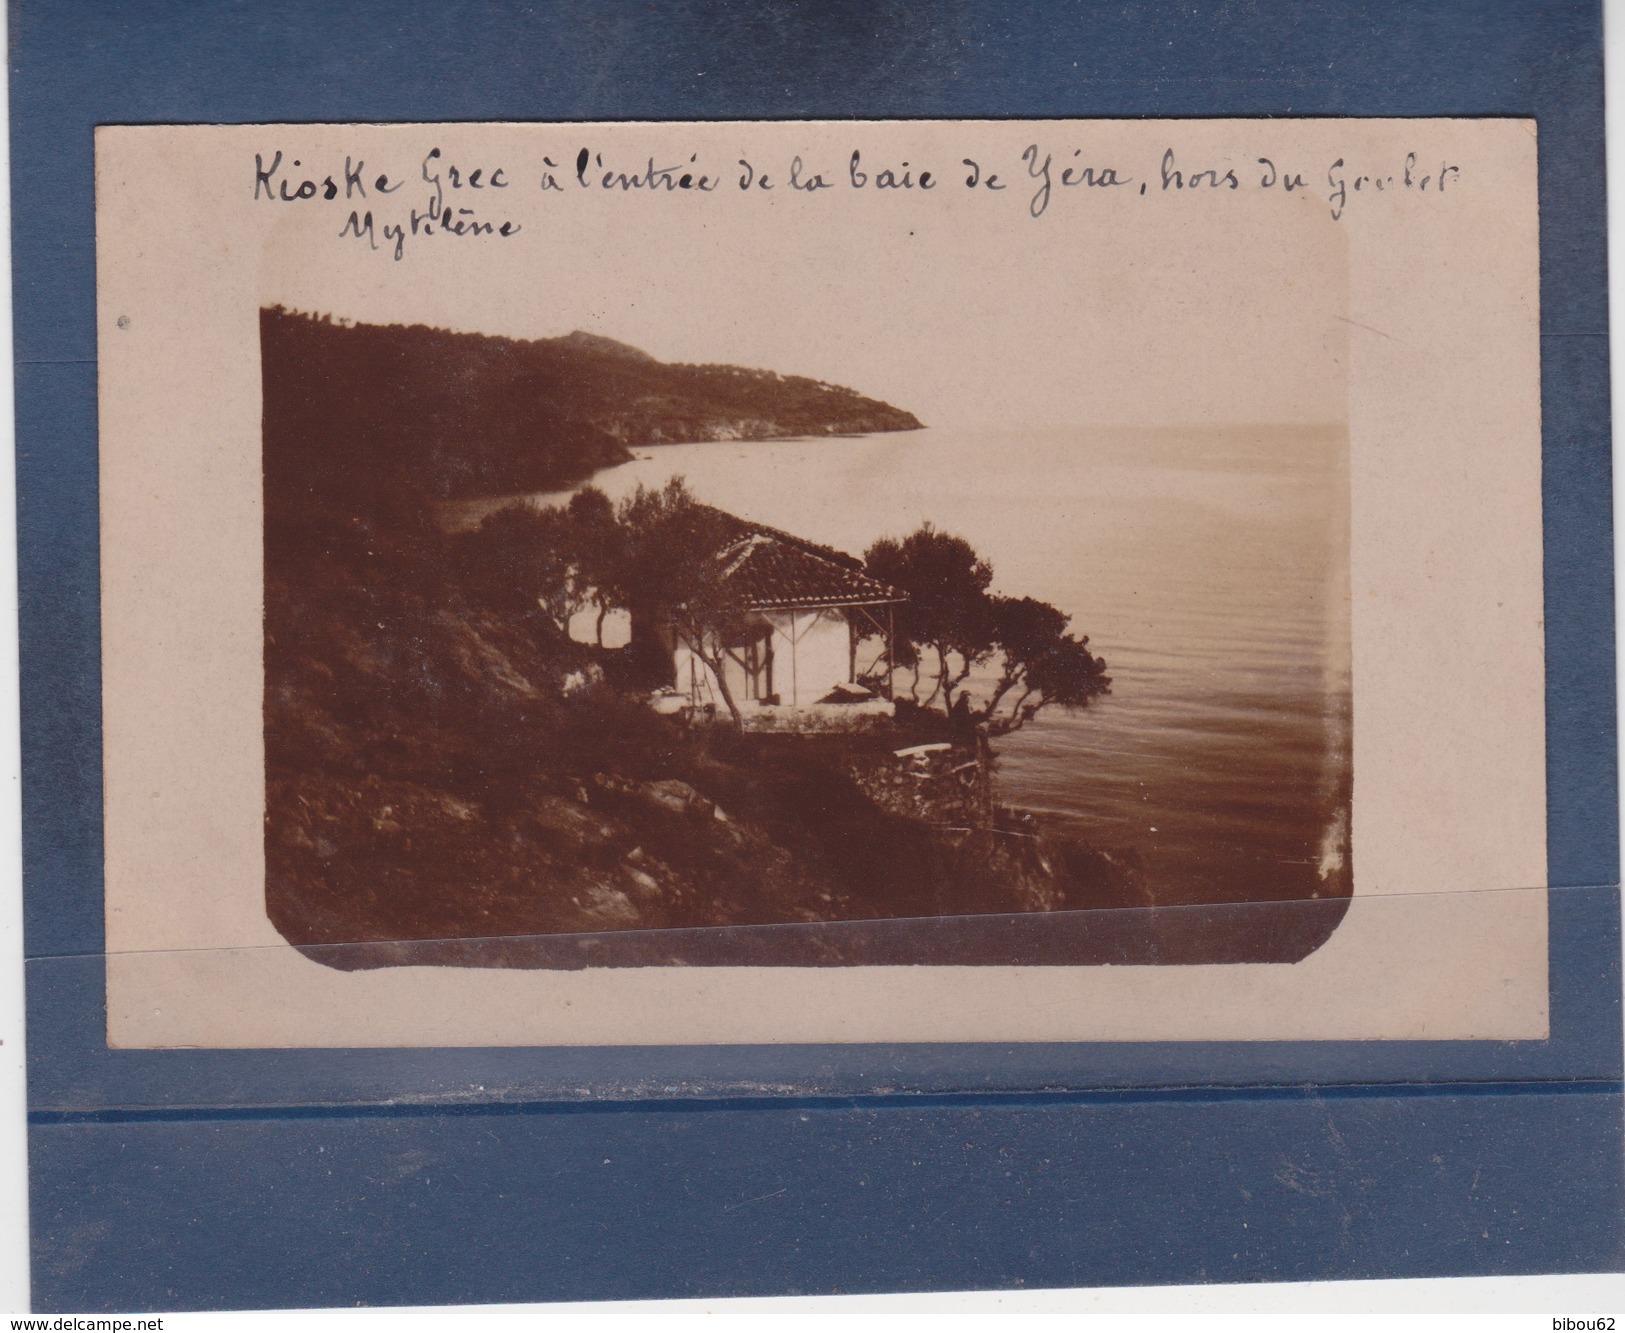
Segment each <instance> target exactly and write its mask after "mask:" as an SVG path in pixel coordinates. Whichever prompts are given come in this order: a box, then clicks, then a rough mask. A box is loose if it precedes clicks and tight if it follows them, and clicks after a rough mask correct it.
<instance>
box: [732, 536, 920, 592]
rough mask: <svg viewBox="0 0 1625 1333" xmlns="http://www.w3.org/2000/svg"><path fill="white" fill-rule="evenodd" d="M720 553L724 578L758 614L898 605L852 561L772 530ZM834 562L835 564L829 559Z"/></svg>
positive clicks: (743, 540)
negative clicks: (788, 609) (786, 609)
mask: <svg viewBox="0 0 1625 1333" xmlns="http://www.w3.org/2000/svg"><path fill="white" fill-rule="evenodd" d="M735 521H736V522H739V523H740V524H741V525H742V526H745V527H748V528H754V530H753V531H750V532H748V533H747V534H746V535H744V536H742V537H740V538H739V540H737V541H734V542H732V543H730V544H729V545H728V546H726V547H724V548H723V549H722V550H721V551H720V552H719V553H718V559H720V560H721V561H722V562H723V578H724V579H725V580H726V582H727V586H728V588H729V590H730V592H733V593H734V594H735V595H737V596H738V598H739V600H740V602H741V604H742V605H744V606H746V607H750V608H752V609H757V610H766V609H768V608H774V607H778V608H783V607H796V606H853V605H862V604H871V605H872V604H874V603H879V602H900V601H903V600H904V597H903V594H902V593H900V592H898V591H897V590H896V589H895V588H892V587H888V586H887V585H886V584H884V583H882V582H880V581H879V580H878V579H872V578H870V577H869V576H868V575H867V574H865V573H863V570H862V562H861V561H859V560H856V559H854V558H853V557H852V556H849V555H843V554H842V553H841V552H839V551H832V550H830V549H829V548H828V547H817V546H814V545H813V544H812V543H810V542H803V541H801V540H800V539H799V538H796V537H792V536H790V534H789V533H781V532H778V531H777V530H776V529H772V528H756V527H755V525H751V524H744V521H743V520H735ZM832 557H834V558H832Z"/></svg>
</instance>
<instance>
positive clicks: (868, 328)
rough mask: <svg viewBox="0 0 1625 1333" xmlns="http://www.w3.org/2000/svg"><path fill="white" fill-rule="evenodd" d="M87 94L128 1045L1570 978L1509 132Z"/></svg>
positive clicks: (1515, 1002)
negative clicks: (308, 118)
mask: <svg viewBox="0 0 1625 1333" xmlns="http://www.w3.org/2000/svg"><path fill="white" fill-rule="evenodd" d="M98 153H99V163H100V165H99V168H98V173H99V174H98V200H99V205H98V206H99V209H100V213H99V217H100V218H101V223H100V225H99V228H98V237H99V245H100V247H101V249H100V267H99V277H98V283H99V292H100V297H99V301H100V311H101V319H102V327H103V333H102V337H103V342H104V345H105V352H104V355H103V358H102V362H101V376H102V387H101V402H102V422H103V427H102V428H103V453H102V470H103V489H102V497H103V511H102V526H103V570H104V581H105V586H106V588H107V592H106V594H105V597H104V640H103V643H104V647H103V655H104V658H103V660H104V675H105V682H106V684H105V700H106V705H105V710H104V716H105V722H104V725H105V728H106V734H107V737H108V746H107V753H108V788H107V790H108V836H109V844H108V845H109V857H108V886H109V887H108V932H109V955H110V965H109V981H108V986H109V995H110V1005H109V1025H110V1031H112V1032H114V1033H115V1034H116V1040H117V1041H118V1042H120V1043H125V1042H128V1043H131V1044H136V1045H143V1044H157V1045H165V1044H170V1043H177V1042H180V1043H197V1044H204V1045H209V1044H228V1045H229V1044H233V1043H236V1042H245V1043H247V1044H251V1045H260V1044H265V1045H279V1044H296V1043H298V1042H300V1041H316V1042H320V1043H334V1042H336V1043H341V1044H342V1043H350V1044H371V1043H382V1044H413V1043H415V1042H439V1043H442V1044H459V1043H474V1044H478V1043H481V1042H497V1043H504V1042H514V1041H518V1042H525V1041H536V1042H543V1043H546V1042H563V1043H566V1044H571V1043H580V1042H606V1043H616V1042H627V1041H631V1042H647V1041H658V1040H669V1041H693V1040H705V1041H723V1042H729V1041H760V1040H768V1041H773V1040H831V1039H833V1040H878V1039H904V1040H964V1039H972V1038H976V1039H981V1038H995V1039H1015V1040H1043V1039H1080V1038H1082V1037H1085V1036H1096V1037H1105V1038H1108V1039H1116V1038H1125V1037H1137V1038H1151V1039H1157V1038H1161V1037H1170V1038H1171V1037H1181V1036H1183V1037H1189V1036H1198V1037H1203V1036H1232V1037H1235V1036H1240V1037H1253V1038H1259V1037H1268V1036H1272V1035H1303V1036H1311V1037H1312V1036H1337V1035H1378V1036H1394V1037H1401V1036H1404V1035H1406V1034H1408V1033H1412V1032H1415V1031H1417V1030H1418V1029H1419V1026H1421V1027H1427V1026H1430V1025H1431V1026H1432V1027H1434V1028H1439V1029H1441V1030H1443V1029H1448V1030H1451V1031H1455V1032H1460V1033H1462V1034H1464V1035H1479V1034H1484V1035H1491V1034H1509V1035H1510V1034H1532V1033H1535V1032H1538V1031H1539V1030H1541V1029H1542V1028H1543V1027H1544V1024H1545V1023H1546V1002H1545V990H1544V986H1545V965H1544V957H1545V955H1544V948H1545V918H1544V897H1543V895H1542V892H1541V889H1540V886H1541V885H1543V884H1544V875H1545V870H1544V804H1543V788H1542V786H1541V782H1540V778H1539V774H1540V771H1541V770H1540V766H1539V764H1538V763H1537V762H1534V761H1535V759H1536V758H1538V755H1539V754H1540V753H1541V746H1542V743H1543V738H1542V731H1541V725H1542V723H1541V719H1542V716H1543V712H1542V710H1543V699H1542V696H1541V693H1540V680H1541V668H1540V652H1541V638H1540V595H1541V590H1540V561H1539V541H1540V513H1539V466H1540V457H1539V433H1538V431H1539V416H1538V402H1539V399H1538V391H1539V380H1538V359H1537V355H1536V352H1537V342H1536V327H1537V325H1536V318H1535V313H1536V312H1535V306H1534V303H1533V294H1534V292H1535V290H1536V289H1535V285H1534V284H1535V278H1536V273H1537V268H1536V260H1537V257H1538V249H1537V246H1536V233H1535V227H1534V223H1535V212H1534V206H1533V203H1534V195H1533V181H1534V143H1533V139H1532V138H1531V137H1530V135H1529V133H1528V129H1527V127H1525V126H1523V125H1521V124H1519V123H1517V122H1511V121H1507V122H1464V121H1430V122H1426V123H1425V124H1415V125H1413V124H1410V123H1407V122H1385V121H1369V122H1329V121H1328V122H1293V123H1282V124H1273V123H1271V124H1266V123H1263V122H1252V121H1224V122H1212V123H1195V122H1178V123H1172V122H1171V123H1168V124H1158V123H1146V124H1129V123H1126V122H1100V123H1090V122H1022V123H1014V122H1012V123H993V122H956V121H933V122H925V121H918V122H895V123H881V122H870V123H841V122H785V123H783V124H775V125H769V124H749V125H745V124H739V125H734V124H718V125H706V124H694V125H683V124H671V125H638V124H621V125H526V126H504V125H465V126H432V125H431V126H405V125H401V126H240V127H214V128H211V127H194V128H192V129H189V130H185V131H180V130H176V129H174V128H173V127H170V128H168V129H164V128H162V127H128V128H123V129H108V130H104V131H102V132H101V134H100V135H99V136H98ZM154 181H160V182H164V183H165V189H166V190H167V191H168V193H169V194H170V195H171V196H173V197H174V198H175V199H176V200H177V201H179V202H178V203H177V210H178V211H177V213H176V217H177V218H184V219H185V221H184V225H178V230H172V232H171V233H165V234H163V235H160V234H158V233H157V232H155V231H154V224H153V222H152V221H151V220H150V219H149V218H147V217H146V216H145V215H144V214H143V213H142V211H141V203H140V201H141V198H142V197H143V190H144V189H147V188H150V187H151V185H152V183H153V182H154ZM1469 258H1470V261H1471V265H1472V267H1473V271H1474V272H1480V273H1491V274H1494V275H1496V281H1495V282H1490V283H1480V284H1467V285H1464V284H1463V283H1461V282H1460V281H1459V280H1458V277H1457V275H1456V274H1455V272H1454V270H1453V268H1452V265H1453V264H1456V263H1458V262H1467V260H1468V259H1469ZM1475 347H1476V348H1477V349H1478V352H1476V353H1475V352H1474V350H1473V349H1474V348H1475ZM1489 348H1499V349H1501V350H1500V351H1497V352H1496V353H1495V355H1494V356H1488V355H1480V353H1482V352H1483V351H1484V350H1485V349H1489ZM1469 460H1470V466H1469ZM1530 886H1535V887H1534V888H1533V890H1531V887H1530Z"/></svg>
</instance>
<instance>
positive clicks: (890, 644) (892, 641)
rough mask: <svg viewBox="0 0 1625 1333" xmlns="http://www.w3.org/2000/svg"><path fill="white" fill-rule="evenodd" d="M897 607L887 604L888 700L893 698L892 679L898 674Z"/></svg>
mask: <svg viewBox="0 0 1625 1333" xmlns="http://www.w3.org/2000/svg"><path fill="white" fill-rule="evenodd" d="M896 653H897V607H896V606H895V605H894V604H893V603H891V602H887V603H886V698H887V699H888V700H890V699H891V698H892V697H893V696H892V677H893V676H894V675H896V674H897V657H896Z"/></svg>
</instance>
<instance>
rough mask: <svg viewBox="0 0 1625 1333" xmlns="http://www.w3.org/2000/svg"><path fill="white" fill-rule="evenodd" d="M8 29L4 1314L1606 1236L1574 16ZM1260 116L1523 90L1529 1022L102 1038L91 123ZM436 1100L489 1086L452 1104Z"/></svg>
mask: <svg viewBox="0 0 1625 1333" xmlns="http://www.w3.org/2000/svg"><path fill="white" fill-rule="evenodd" d="M11 25H12V28H11V31H12V52H11V54H12V70H13V72H12V125H13V130H12V133H13V167H12V172H13V175H12V190H13V205H14V222H13V250H14V254H13V262H14V268H15V321H16V359H17V413H18V488H19V501H18V504H19V514H18V517H19V533H20V543H21V550H20V570H21V603H20V606H21V634H22V652H23V659H22V689H23V743H24V793H23V798H24V855H25V876H26V916H27V921H26V930H27V951H28V956H29V959H30V962H29V964H28V980H29V1040H30V1059H31V1076H30V1097H31V1105H32V1106H33V1107H34V1108H35V1109H34V1116H33V1120H34V1124H33V1129H32V1131H31V1144H32V1161H33V1199H34V1215H33V1225H34V1229H35V1300H36V1302H37V1304H38V1305H39V1306H40V1307H41V1308H45V1309H75V1310H90V1309H114V1308H124V1309H132V1308H141V1307H150V1308H170V1309H177V1308H187V1307H198V1306H211V1305H215V1306H236V1305H278V1304H281V1305H295V1304H350V1303H354V1302H355V1301H365V1302H380V1303H382V1302H422V1303H434V1302H445V1301H496V1300H524V1299H543V1298H570V1297H586V1296H596V1297H612V1296H628V1297H630V1296H653V1295H711V1294H723V1293H745V1292H754V1293H765V1292H774V1291H826V1290H831V1289H841V1290H873V1289H885V1288H895V1289H917V1288H930V1287H952V1286H965V1285H989V1286H1015V1285H1021V1284H1023V1283H1025V1284H1027V1285H1057V1284H1063V1285H1064V1284H1069V1283H1080V1284H1081V1283H1130V1282H1171V1281H1200V1280H1214V1281H1217V1280H1224V1281H1239V1280H1265V1279H1271V1278H1277V1279H1281V1278H1311V1277H1377V1276H1401V1275H1416V1274H1424V1273H1427V1274H1442V1273H1492V1272H1515V1271H1540V1270H1551V1269H1564V1270H1568V1271H1582V1270H1587V1269H1599V1268H1610V1267H1614V1266H1617V1265H1618V1264H1619V1262H1620V1260H1621V1258H1622V1253H1621V1251H1622V1228H1621V1216H1620V1214H1621V1210H1620V1203H1621V1193H1622V1191H1621V1183H1622V1182H1621V1173H1620V1161H1621V1156H1622V1153H1621V1149H1622V1146H1625V1145H1622V1141H1621V1094H1620V1085H1619V1079H1620V1013H1619V994H1620V984H1619V908H1618V892H1617V887H1616V886H1617V882H1618V845H1617V828H1616V810H1617V788H1616V777H1615V767H1614V753H1615V751H1614V746H1615V740H1614V738H1615V713H1614V689H1613V683H1614V668H1613V628H1612V627H1613V621H1612V592H1613V590H1612V580H1611V574H1610V564H1611V560H1610V555H1611V512H1610V499H1609V496H1610V473H1609V448H1610V436H1609V425H1608V387H1607V359H1608V357H1607V347H1608V345H1607V334H1606V329H1607V305H1606V288H1605V279H1604V274H1605V271H1606V269H1605V229H1604V201H1603V186H1604V180H1603V141H1602V75H1601V40H1600V25H1601V13H1600V8H1599V7H1598V6H1597V5H1595V4H1591V3H1577V2H1575V0H1562V2H1560V3H1542V2H1540V0H1527V2H1525V3H1506V4H1497V5H1495V6H1487V5H1483V4H1479V3H1473V2H1472V0H1422V2H1420V3H1414V2H1413V3H1400V2H1399V0H1392V2H1385V3H1380V4H1376V3H1371V4H1367V3H1355V2H1353V0H1343V2H1341V3H1324V4H1311V5H1300V4H1295V3H1291V0H1260V3H1257V4H1254V5H1250V6H1247V7H1235V6H1229V5H1219V4H1213V5H1194V6H1179V7H1173V6H1150V5H1144V6H1129V7H1124V8H1118V9H1112V10H1105V9H1101V8H1099V7H1097V6H1093V5H1090V4H1086V3H1079V4H1054V5H1050V4H1040V3H1037V2H1036V0H1025V2H1024V3H997V2H995V0H979V2H972V0H966V2H964V3H952V4H944V5H940V6H930V7H927V6H917V5H909V4H903V3H882V4H878V5H869V4H856V3H823V4H797V3H791V0H768V2H766V3H759V4H752V5H745V4H715V3H698V2H697V0H696V2H695V3H686V4H683V3H680V4H675V5H668V6H663V7H661V8H660V9H659V10H658V12H656V11H653V10H651V9H650V7H647V6H645V5H643V4H641V3H614V2H611V3H590V4H589V3H580V2H579V0H570V2H567V3H559V4H552V5H545V4H533V5H526V4H506V5H499V4H484V3H471V2H467V0H464V2H458V0H439V2H438V3H432V2H425V0H397V3H394V4H383V3H378V0H358V2H357V3H351V4H348V5H345V6H339V7H334V6H330V5H324V4H317V3H309V2H306V0H274V2H270V0H268V2H266V3H257V4H249V3H228V2H224V0H221V2H217V3H210V4H205V5H198V4H192V3H186V2H185V0H143V2H142V3H136V4H128V3H114V2H113V0H92V2H88V3H87V2H85V0H77V2H76V0H20V2H19V3H14V4H13V6H12V10H11ZM1270 115H1274V116H1281V115H1386V116H1411V115H1497V116H1503V115H1511V116H1528V117H1533V118H1535V119H1536V120H1537V121H1538V123H1539V132H1540V156H1541V161H1540V172H1541V179H1540V197H1541V230H1542V258H1541V262H1542V284H1541V301H1542V333H1543V338H1542V374H1543V410H1544V450H1545V453H1544V457H1545V476H1544V491H1545V504H1546V516H1547V526H1546V592H1547V657H1548V669H1547V724H1548V773H1547V778H1548V791H1549V812H1548V814H1549V829H1550V834H1549V847H1550V850H1549V861H1550V877H1551V883H1552V884H1553V885H1554V886H1560V887H1558V889H1557V890H1556V891H1554V892H1553V893H1552V895H1551V921H1552V946H1551V947H1552V954H1551V959H1552V986H1553V992H1552V1005H1553V1036H1552V1039H1551V1040H1550V1041H1549V1042H1542V1043H1516V1044H1513V1043H1472V1044H1467V1043H1460V1044H1446V1043H1370V1044H1342V1045H1334V1044H1315V1045H1305V1044H1297V1043H1293V1044H1271V1045H1254V1046H1243V1045H1231V1044H1218V1045H1194V1044H1164V1045H1132V1044H1131V1045H1115V1046H1078V1047H1054V1046H1026V1047H989V1046H949V1047H932V1048H922V1047H915V1048H909V1047H902V1048H875V1047H857V1048H852V1047H846V1048H806V1047H781V1048H710V1049H686V1050H685V1049H667V1050H655V1049H630V1050H618V1051H592V1050H581V1051H432V1050H430V1051H409V1052H395V1051H389V1052H378V1051H365V1052H305V1051H295V1052H109V1051H107V1050H106V1049H105V1046H104V1045H103V1042H102V1037H101V1033H102V1025H103V1009H102V969H101V964H100V959H99V955H100V952H101V948H102V926H101V911H102V905H101V902H102V899H101V837H100V816H101V791H100V731H99V693H100V678H99V637H98V617H99V595H98V583H97V559H98V548H97V528H96V522H97V504H96V493H97V492H96V433H95V410H96V407H95V355H96V348H95V332H94V329H95V325H94V315H95V301H94V290H95V263H94V214H93V175H92V131H93V128H94V126H95V125H97V124H102V123H115V122H124V123H128V122H157V123H163V122H187V121H192V122H239V123H252V122H272V121H289V120H293V121H349V120H374V121H377V120H384V121H388V120H486V119H537V120H585V119H642V118H650V119H671V118H682V119H688V118H746V119H754V118H790V117H820V118H821V117H860V118H870V117H1042V116H1065V117H1088V116H1100V117H1110V116H1169V117H1175V116H1270ZM164 206H165V201H163V200H161V199H154V200H153V207H154V208H162V207H164ZM785 1084H788V1085H790V1086H791V1087H792V1089H794V1091H793V1092H792V1093H790V1094H787V1095H786V1096H784V1097H781V1098H779V1099H777V1100H775V1099H771V1098H764V1097H763V1096H762V1095H761V1092H760V1090H761V1089H762V1088H764V1087H768V1086H783V1085H785ZM1304 1084H1314V1085H1317V1088H1318V1090H1317V1091H1314V1092H1310V1093H1303V1092H1287V1091H1284V1089H1289V1088H1291V1087H1292V1086H1294V1085H1298V1086H1300V1087H1301V1085H1304ZM475 1085H483V1086H484V1087H485V1088H487V1089H488V1090H489V1093H488V1094H487V1095H488V1096H490V1097H491V1098H493V1099H495V1100H497V1101H498V1102H500V1103H501V1104H499V1105H495V1106H485V1107H482V1108H479V1109H477V1110H476V1111H473V1112H470V1111H467V1110H456V1111H454V1110H452V1109H450V1108H449V1107H448V1106H447V1105H446V1104H445V1103H446V1102H447V1101H449V1100H452V1099H458V1100H461V1099H462V1098H464V1097H465V1096H466V1095H467V1090H468V1089H469V1088H471V1087H473V1086H475ZM583 1086H586V1087H588V1088H589V1089H591V1090H593V1096H592V1101H593V1104H592V1105H590V1106H581V1105H575V1106H572V1105H570V1104H569V1103H568V1100H567V1099H568V1098H570V1097H572V1096H573V1095H574V1094H573V1093H572V1091H571V1090H572V1089H576V1088H580V1087H583ZM1136 1088H1138V1089H1146V1088H1151V1089H1160V1090H1161V1091H1139V1092H1130V1091H1126V1090H1127V1089H1136ZM674 1089H675V1090H676V1091H675V1093H674V1092H673V1090H674ZM881 1089H885V1090H886V1092H885V1095H884V1096H882V1095H879V1090H881ZM1114 1089H1116V1090H1117V1091H1113V1090H1114ZM402 1098H407V1099H410V1100H412V1101H416V1102H418V1103H420V1105H418V1106H417V1107H416V1108H415V1109H413V1110H410V1111H403V1110H401V1109H400V1108H399V1106H398V1105H397V1106H396V1107H385V1106H384V1105H383V1104H384V1103H385V1102H386V1101H391V1100H394V1101H397V1103H398V1102H399V1100H400V1099H402ZM329 1172H331V1174H328V1173H329ZM134 1198H139V1206H137V1205H136V1204H135V1203H132V1202H126V1201H125V1200H127V1199H134ZM1243 1223H1246V1225H1245V1226H1243V1225H1242V1224H1243Z"/></svg>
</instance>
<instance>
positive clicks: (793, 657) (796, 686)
mask: <svg viewBox="0 0 1625 1333" xmlns="http://www.w3.org/2000/svg"><path fill="white" fill-rule="evenodd" d="M800 656H801V645H800V644H799V643H798V642H797V640H796V613H795V608H794V607H792V608H791V609H790V702H791V703H792V704H794V705H797V706H799V705H800V703H801V682H800V680H799V679H798V678H797V676H796V663H797V660H798V659H799V658H800Z"/></svg>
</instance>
